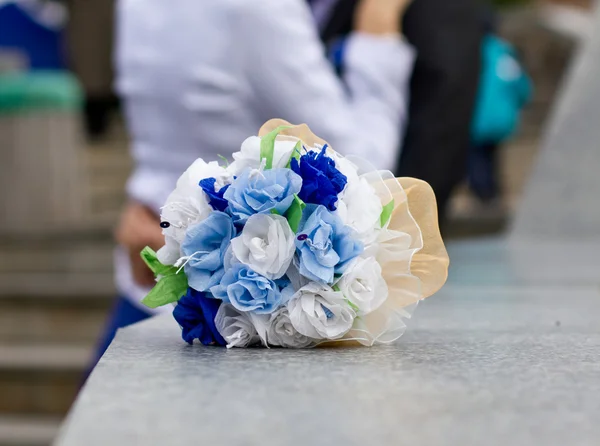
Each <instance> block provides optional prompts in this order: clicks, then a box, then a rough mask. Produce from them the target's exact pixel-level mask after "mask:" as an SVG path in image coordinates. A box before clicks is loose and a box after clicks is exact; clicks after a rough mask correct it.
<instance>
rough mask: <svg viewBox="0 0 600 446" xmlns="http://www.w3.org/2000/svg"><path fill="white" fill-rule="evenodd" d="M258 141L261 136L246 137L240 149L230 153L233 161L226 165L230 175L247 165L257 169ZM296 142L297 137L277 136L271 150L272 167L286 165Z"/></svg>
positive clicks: (242, 169)
mask: <svg viewBox="0 0 600 446" xmlns="http://www.w3.org/2000/svg"><path fill="white" fill-rule="evenodd" d="M260 141H261V138H260V137H258V136H251V137H250V138H247V139H246V140H245V141H244V142H243V143H242V147H241V149H240V151H239V152H235V153H234V154H233V155H232V156H233V160H234V161H233V162H232V163H231V164H230V165H229V166H228V167H227V171H228V172H230V173H231V174H232V175H239V174H240V173H241V172H243V171H244V170H245V169H246V168H248V167H250V168H251V169H258V168H259V167H260ZM297 143H298V139H297V138H293V137H286V136H278V137H277V139H276V140H275V148H274V150H273V169H275V168H278V167H286V166H287V164H288V162H289V160H290V157H291V156H292V152H293V151H294V148H295V147H296V144H297Z"/></svg>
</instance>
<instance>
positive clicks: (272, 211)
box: [271, 209, 281, 215]
mask: <svg viewBox="0 0 600 446" xmlns="http://www.w3.org/2000/svg"><path fill="white" fill-rule="evenodd" d="M271 214H273V215H281V214H280V213H279V211H278V210H277V209H271Z"/></svg>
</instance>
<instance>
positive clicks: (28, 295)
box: [0, 0, 593, 445]
mask: <svg viewBox="0 0 600 446" xmlns="http://www.w3.org/2000/svg"><path fill="white" fill-rule="evenodd" d="M418 1H419V0H416V2H418ZM447 1H450V0H447ZM592 3H593V1H592V0H552V1H550V0H538V1H527V0H497V1H495V2H493V3H491V4H489V5H488V4H484V3H483V2H482V3H481V6H482V11H483V12H482V13H481V14H482V17H488V18H489V17H493V18H491V19H489V21H490V22H493V27H492V28H493V34H494V35H495V36H497V37H500V38H502V39H503V42H508V43H509V44H510V45H511V51H512V50H514V52H515V53H514V54H515V57H516V58H517V60H518V61H519V63H520V65H521V69H522V71H523V73H525V74H526V76H527V78H528V81H529V95H528V96H530V97H528V98H526V100H524V101H523V107H522V109H521V108H519V110H518V129H517V126H515V129H514V131H511V134H510V137H508V135H507V137H506V138H504V137H502V138H499V140H498V141H490V145H494V146H495V147H494V148H493V154H491V155H490V152H485V151H484V152H479V155H473V153H471V152H469V153H470V155H469V157H468V158H469V159H468V161H467V163H468V166H465V167H464V175H462V176H464V179H463V180H461V181H459V182H458V185H457V186H456V187H453V188H452V194H451V198H450V199H449V202H448V205H447V206H445V208H444V209H443V213H444V215H443V216H442V219H443V229H444V232H445V236H446V237H447V238H449V239H451V238H465V237H477V236H481V235H483V234H489V233H494V232H501V231H505V230H506V228H507V227H508V225H509V224H510V220H511V215H512V213H513V212H514V210H515V206H516V204H517V203H518V202H519V198H520V196H521V192H522V190H523V186H524V184H525V182H526V181H527V177H528V174H529V172H530V169H531V166H532V164H533V163H535V155H536V151H537V149H538V145H539V142H540V134H541V132H542V130H543V126H544V122H545V120H546V117H547V116H548V113H549V111H550V110H551V107H552V104H553V100H554V98H555V95H556V93H557V90H558V88H559V86H560V83H561V78H562V76H563V74H564V72H565V69H567V68H568V66H569V61H570V58H571V57H572V55H573V54H574V51H575V50H576V49H577V46H578V43H579V42H580V41H581V40H582V39H583V38H585V36H586V35H587V33H588V32H589V29H590V26H591V23H590V21H589V19H590V14H591V9H592V6H593V5H592ZM114 8H115V4H114V2H113V1H112V0H64V1H50V0H46V1H44V0H21V1H9V0H0V216H1V217H0V445H14V444H20V445H21V444H31V445H43V444H48V443H49V442H50V441H51V439H52V438H53V436H54V434H55V432H56V429H57V427H58V426H59V423H60V422H61V420H62V417H63V416H64V415H65V414H66V412H67V411H68V409H69V407H70V405H71V403H72V401H73V399H74V398H75V396H76V394H77V391H78V389H79V387H80V386H81V384H82V382H83V379H84V376H85V373H86V370H87V367H88V366H89V364H90V361H91V358H92V356H93V351H94V348H95V344H96V343H97V339H98V336H99V335H100V333H101V331H102V328H103V325H104V324H105V321H106V318H107V314H108V313H109V311H110V308H111V306H112V305H113V301H114V299H115V296H116V295H117V293H116V290H115V286H114V285H113V249H114V246H115V242H114V237H113V232H114V229H115V226H116V224H117V221H118V219H119V214H120V212H121V209H122V207H123V205H124V203H125V201H126V197H125V192H124V187H125V183H126V181H127V178H128V175H129V173H130V170H131V169H132V163H133V162H132V160H131V157H130V154H129V146H128V144H129V143H128V132H127V128H126V124H125V121H124V118H123V116H122V113H121V107H120V103H119V102H120V101H119V98H118V97H117V95H116V94H115V92H114V90H113V85H114V74H113V72H114V70H113V63H112V60H113V47H114V28H115V26H114ZM486 20H487V19H486V18H482V22H485V21H486ZM482 26H483V25H482ZM407 29H408V28H407ZM408 37H409V40H410V35H409V36H408ZM449 51H451V50H449ZM484 62H485V57H484V58H482V62H481V63H482V66H483V63H484ZM479 82H481V79H480V80H479ZM473 113H475V110H474V111H473ZM496 146H497V147H496ZM488 149H489V148H487V149H485V150H488ZM464 150H465V152H467V151H472V150H473V149H472V148H467V147H465V149H464ZM489 150H491V149H489ZM482 153H483V154H484V155H483V158H482V156H481V154H482ZM486 153H487V155H485V154H486ZM461 171H462V170H461Z"/></svg>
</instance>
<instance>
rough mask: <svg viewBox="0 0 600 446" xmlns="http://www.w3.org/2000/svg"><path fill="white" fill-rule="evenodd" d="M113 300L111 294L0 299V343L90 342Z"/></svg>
mask: <svg viewBox="0 0 600 446" xmlns="http://www.w3.org/2000/svg"><path fill="white" fill-rule="evenodd" d="M113 300H114V295H113V294H107V295H103V296H96V297H91V296H85V295H83V296H81V297H80V296H77V295H74V296H73V297H71V298H69V297H64V296H58V297H57V296H52V295H50V296H38V297H34V298H32V297H28V296H21V297H0V342H4V343H12V342H55V343H66V344H68V343H71V342H73V341H76V342H86V343H93V342H95V341H96V339H97V338H98V336H99V334H100V332H101V330H102V328H103V326H104V324H105V322H106V317H107V314H108V312H109V311H110V307H111V306H112V303H113Z"/></svg>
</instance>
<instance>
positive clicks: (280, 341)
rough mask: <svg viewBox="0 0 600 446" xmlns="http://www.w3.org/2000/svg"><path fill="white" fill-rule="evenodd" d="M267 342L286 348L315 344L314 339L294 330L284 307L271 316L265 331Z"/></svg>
mask: <svg viewBox="0 0 600 446" xmlns="http://www.w3.org/2000/svg"><path fill="white" fill-rule="evenodd" d="M267 341H268V343H269V345H273V346H278V347H286V348H306V347H312V346H314V345H315V344H316V342H317V341H316V340H315V339H311V338H309V337H308V336H305V335H303V334H301V333H299V332H298V330H296V329H295V328H294V326H293V325H292V321H291V320H290V314H289V311H288V309H287V308H286V307H281V308H280V309H279V310H277V311H275V312H274V313H272V314H271V317H270V319H269V326H268V330H267Z"/></svg>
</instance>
